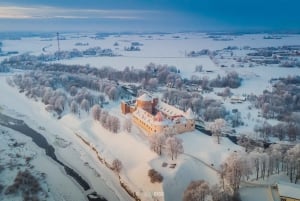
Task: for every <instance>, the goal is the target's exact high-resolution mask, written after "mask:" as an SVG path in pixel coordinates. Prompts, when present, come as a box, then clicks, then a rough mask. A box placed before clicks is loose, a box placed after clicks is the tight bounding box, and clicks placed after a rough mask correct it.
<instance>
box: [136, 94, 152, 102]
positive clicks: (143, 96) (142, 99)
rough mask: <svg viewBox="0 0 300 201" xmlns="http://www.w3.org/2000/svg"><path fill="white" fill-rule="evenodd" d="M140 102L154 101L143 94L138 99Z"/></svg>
mask: <svg viewBox="0 0 300 201" xmlns="http://www.w3.org/2000/svg"><path fill="white" fill-rule="evenodd" d="M137 100H140V101H152V98H151V97H150V96H149V95H148V94H143V95H141V96H140V97H138V98H137Z"/></svg>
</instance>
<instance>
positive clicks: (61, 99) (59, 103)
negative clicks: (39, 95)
mask: <svg viewBox="0 0 300 201" xmlns="http://www.w3.org/2000/svg"><path fill="white" fill-rule="evenodd" d="M65 103H66V97H65V96H62V95H61V96H58V97H57V98H56V100H55V103H54V107H55V109H56V110H59V111H60V112H63V111H64V109H65Z"/></svg>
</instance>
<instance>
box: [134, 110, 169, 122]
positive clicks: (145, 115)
mask: <svg viewBox="0 0 300 201" xmlns="http://www.w3.org/2000/svg"><path fill="white" fill-rule="evenodd" d="M133 115H135V116H136V117H137V118H139V119H140V120H142V121H144V122H145V123H147V124H150V125H168V124H170V123H171V122H170V121H169V120H168V119H163V120H162V121H155V118H154V117H153V116H152V115H151V114H150V113H149V112H147V111H145V110H143V109H141V108H137V110H136V111H134V112H133Z"/></svg>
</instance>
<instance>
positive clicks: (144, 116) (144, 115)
mask: <svg viewBox="0 0 300 201" xmlns="http://www.w3.org/2000/svg"><path fill="white" fill-rule="evenodd" d="M121 110H122V113H123V114H127V113H131V114H132V121H133V122H134V123H135V124H136V125H137V126H139V127H140V128H142V129H143V130H144V131H146V132H147V133H148V134H149V135H152V134H158V133H170V134H177V133H184V132H188V131H193V130H194V129H195V120H194V115H193V112H192V110H191V109H188V110H187V111H186V112H184V111H182V110H179V109H177V108H175V107H173V106H171V105H169V104H166V103H164V102H162V101H160V100H159V99H158V98H151V97H150V96H149V95H147V94H143V95H141V96H140V97H138V98H137V99H136V100H132V101H127V102H124V101H123V102H121Z"/></svg>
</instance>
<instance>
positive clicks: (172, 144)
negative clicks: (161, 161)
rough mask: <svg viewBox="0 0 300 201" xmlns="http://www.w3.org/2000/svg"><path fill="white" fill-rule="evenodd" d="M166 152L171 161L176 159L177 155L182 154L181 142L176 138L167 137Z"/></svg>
mask: <svg viewBox="0 0 300 201" xmlns="http://www.w3.org/2000/svg"><path fill="white" fill-rule="evenodd" d="M166 150H167V152H168V154H169V155H170V156H171V158H172V160H174V158H175V159H176V158H177V156H178V155H179V154H182V153H183V152H184V150H183V145H182V140H181V139H179V138H177V137H168V138H167V139H166Z"/></svg>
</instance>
